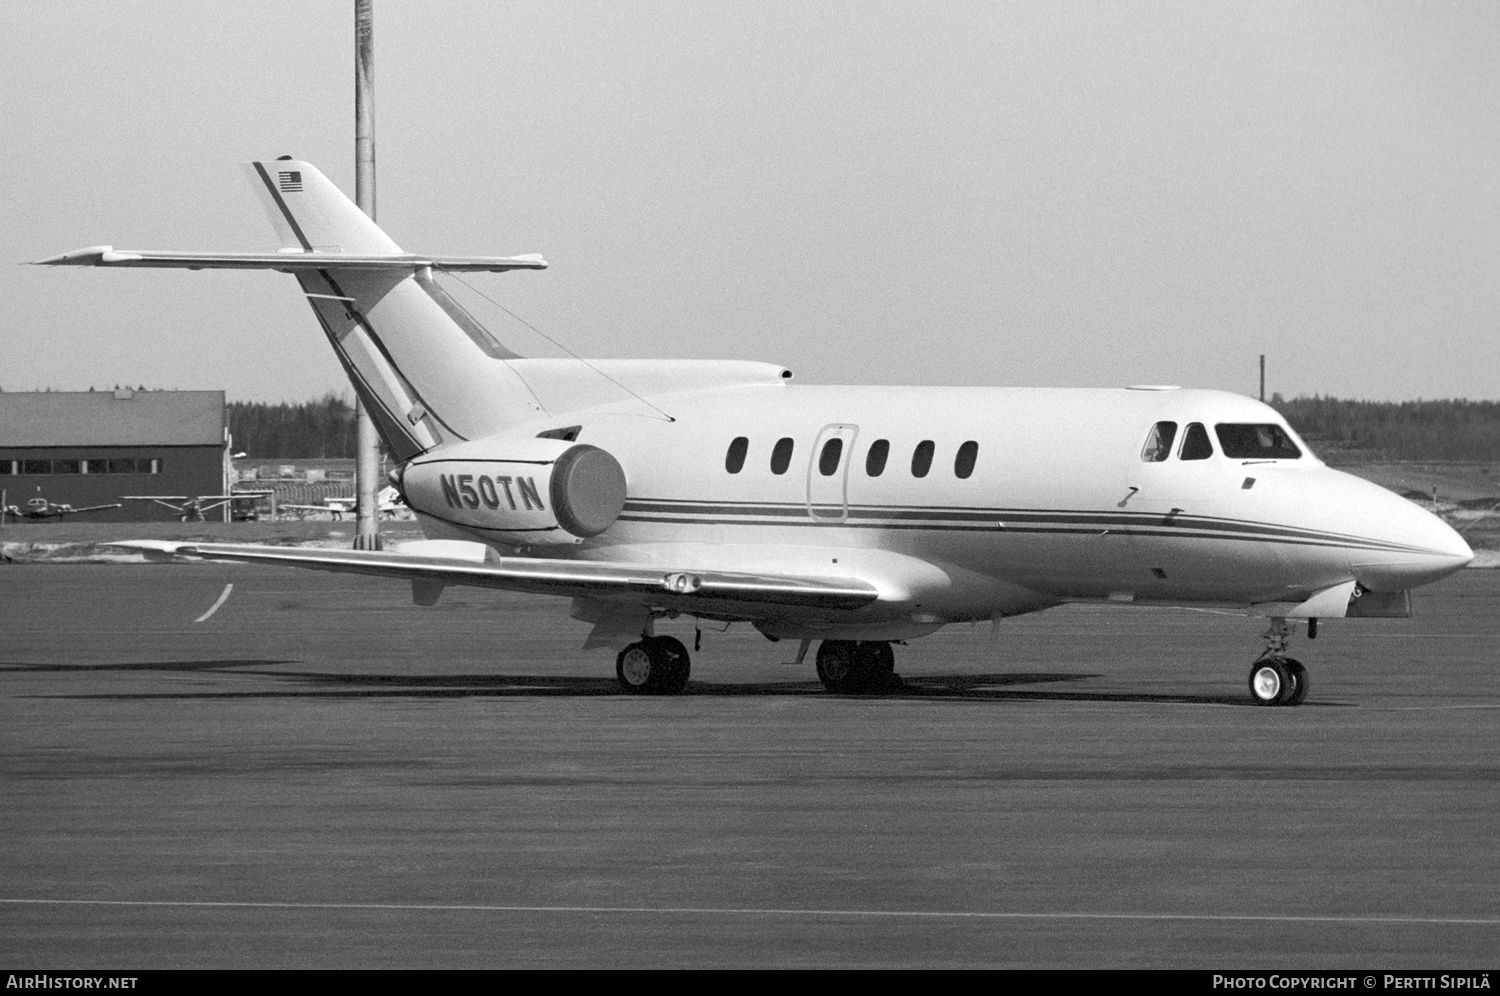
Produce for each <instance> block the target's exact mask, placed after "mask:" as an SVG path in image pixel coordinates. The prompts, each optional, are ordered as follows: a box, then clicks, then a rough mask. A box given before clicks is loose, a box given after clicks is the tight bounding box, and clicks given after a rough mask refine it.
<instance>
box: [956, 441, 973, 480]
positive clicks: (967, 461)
mask: <svg viewBox="0 0 1500 996" xmlns="http://www.w3.org/2000/svg"><path fill="white" fill-rule="evenodd" d="M978 459H979V444H978V443H976V442H974V440H972V439H971V440H969V441H968V442H967V443H964V444H963V445H962V446H960V447H959V448H958V456H956V457H954V458H953V474H954V476H955V477H957V478H958V479H959V480H967V479H968V477H969V475H970V474H972V473H974V461H975V460H978Z"/></svg>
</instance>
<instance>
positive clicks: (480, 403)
mask: <svg viewBox="0 0 1500 996" xmlns="http://www.w3.org/2000/svg"><path fill="white" fill-rule="evenodd" d="M248 169H249V172H250V176H251V180H252V182H253V183H254V185H255V187H256V189H257V191H258V193H259V194H260V196H261V198H262V200H263V202H264V204H265V206H266V208H267V211H268V213H269V215H270V219H271V222H272V224H273V225H274V226H275V228H276V230H277V232H278V233H279V234H280V236H281V244H282V247H281V249H280V250H279V251H277V252H274V253H262V254H247V253H188V252H146V251H123V250H116V249H113V248H111V247H108V246H97V247H94V248H90V249H82V250H78V251H76V252H70V253H66V254H64V255H61V256H55V257H52V258H50V259H45V260H41V261H40V262H41V263H43V264H46V265H52V266H105V267H179V268H186V269H215V268H229V269H247V268H248V269H270V270H281V271H283V272H287V273H291V274H293V275H294V276H295V277H296V278H297V282H298V283H299V284H300V285H301V288H302V292H303V294H304V295H305V296H306V298H307V302H308V304H310V305H311V306H312V310H313V313H314V314H315V315H316V316H317V318H318V321H319V323H320V324H321V325H322V327H323V331H324V332H325V333H326V335H327V337H328V341H329V344H330V345H331V346H332V347H333V349H334V352H335V353H337V354H338V358H339V360H340V362H341V363H342V364H343V366H344V369H345V371H346V372H347V373H348V375H349V378H350V380H351V381H352V382H353V385H354V388H355V390H356V391H357V392H358V393H359V397H360V400H362V401H363V402H364V404H365V407H366V408H367V410H368V411H370V412H371V414H372V415H373V417H374V419H375V422H376V424H377V426H378V427H379V429H380V433H381V436H382V437H383V439H384V441H385V444H386V446H387V447H388V448H389V451H390V452H391V453H392V454H393V455H394V456H395V458H396V459H397V460H398V461H399V462H400V466H399V468H398V469H397V470H396V471H395V472H394V473H393V475H392V477H393V483H395V484H396V486H397V487H398V488H399V489H400V490H401V493H402V495H403V496H404V498H405V500H406V502H407V504H408V505H409V506H410V507H411V508H412V509H413V510H414V511H415V512H416V514H417V517H418V519H419V520H420V521H421V523H422V527H423V531H424V533H425V535H426V536H427V537H428V539H427V540H426V541H424V543H423V544H422V545H423V546H424V547H425V548H423V549H418V550H416V551H412V550H411V549H409V548H408V549H405V550H403V551H402V552H400V553H393V552H380V551H357V550H347V551H330V550H310V549H286V548H280V547H276V548H268V547H255V546H241V545H232V544H218V543H196V542H184V543H172V542H153V541H137V542H135V543H134V544H132V545H134V546H135V547H137V548H140V549H142V550H145V551H147V553H148V554H149V555H151V556H158V557H160V556H167V557H170V556H182V557H189V558H193V557H197V558H208V559H213V560H233V561H247V562H255V563H270V564H284V565H288V566H296V567H307V568H314V569H319V570H328V571H345V572H352V573H358V574H374V575H379V576H384V577H391V578H401V579H406V580H408V581H410V583H411V586H412V596H413V598H414V600H415V601H416V602H417V603H419V604H422V605H431V604H433V603H435V602H436V601H437V600H438V597H439V595H440V594H441V592H442V590H443V589H444V588H445V587H447V586H449V585H473V586H479V587H490V588H505V589H511V590H517V591H528V592H539V593H544V594H554V595H563V596H568V597H571V598H572V599H573V615H574V617H575V618H578V619H581V620H584V621H587V622H590V623H592V624H593V630H592V632H591V634H590V636H589V637H588V640H587V642H586V644H585V646H586V647H596V646H609V647H611V648H613V649H615V650H617V651H618V656H617V658H616V666H615V671H616V675H617V677H618V679H619V682H620V685H621V686H622V687H623V688H624V689H625V690H626V691H629V692H636V693H648V694H652V693H654V694H668V693H674V692H677V691H680V690H681V689H682V688H683V686H684V685H685V684H686V682H687V679H688V652H687V649H686V648H685V647H684V646H683V645H682V643H681V642H680V641H678V640H676V639H674V638H672V637H670V636H665V635H662V636H658V635H656V634H655V632H654V622H655V621H656V620H658V619H662V618H671V617H675V616H678V615H687V616H691V617H696V618H698V619H707V620H716V621H720V622H738V621H744V622H749V623H750V624H752V625H753V626H755V627H756V628H757V629H758V630H760V632H762V633H763V634H765V635H766V636H767V637H770V638H771V639H773V640H800V641H801V645H800V651H799V653H798V657H797V659H798V661H801V660H803V659H804V657H805V655H806V653H807V650H808V647H809V645H810V643H811V641H814V640H817V641H821V642H820V643H819V646H818V650H817V654H816V665H817V673H818V676H819V678H820V679H821V680H822V682H823V684H824V685H825V686H826V687H827V688H828V689H829V690H830V691H833V692H839V693H859V692H871V691H880V690H885V689H891V688H899V687H900V682H899V679H897V678H896V677H895V673H894V654H893V651H892V644H893V643H896V642H900V641H903V640H908V639H911V638H914V637H919V636H923V635H925V634H928V633H931V632H933V631H934V630H937V629H939V628H940V627H942V626H945V625H947V624H948V623H953V622H961V621H974V620H986V619H988V620H999V619H1001V618H1003V617H1005V616H1012V615H1018V614H1021V613H1025V612H1035V611H1037V610H1039V609H1045V608H1048V607H1051V606H1056V605H1059V604H1062V603H1067V602H1094V603H1119V604H1131V605H1156V606H1161V605H1167V606H1216V607H1232V608H1235V609H1238V610H1243V611H1246V612H1248V613H1250V614H1252V615H1258V616H1264V617H1266V618H1267V619H1268V620H1269V624H1268V628H1267V630H1266V633H1265V637H1264V638H1265V643H1266V648H1265V651H1264V652H1263V653H1262V654H1261V656H1260V657H1259V658H1258V659H1257V660H1256V661H1255V663H1254V664H1253V666H1252V667H1251V670H1250V677H1249V688H1250V694H1251V697H1252V698H1253V700H1254V701H1256V702H1258V703H1261V704H1264V705H1295V704H1297V703H1299V702H1301V701H1303V699H1304V698H1305V697H1306V695H1307V690H1308V679H1307V673H1306V669H1305V668H1304V667H1303V665H1302V664H1300V663H1298V662H1297V661H1296V660H1294V659H1293V658H1292V657H1290V656H1289V655H1288V653H1287V649H1288V641H1289V639H1290V638H1291V637H1292V636H1293V634H1294V632H1295V627H1296V626H1297V624H1299V623H1301V624H1305V625H1306V628H1307V634H1308V636H1310V637H1311V636H1316V633H1317V624H1318V620H1320V619H1328V618H1342V617H1350V616H1364V617H1370V616H1385V617H1392V616H1395V617H1401V616H1406V615H1408V614H1409V613H1410V597H1409V591H1410V589H1412V588H1414V587H1416V586H1418V585H1423V584H1427V583H1429V582H1432V581H1436V580H1437V579H1439V578H1441V577H1443V576H1445V575H1447V574H1451V573H1452V572H1454V571H1456V570H1458V569H1459V568H1461V567H1463V566H1464V565H1465V564H1467V563H1469V561H1470V560H1471V559H1472V557H1473V554H1472V552H1471V551H1470V549H1469V547H1468V545H1467V544H1465V543H1464V541H1463V539H1462V538H1461V537H1460V536H1458V534H1457V533H1455V532H1454V531H1453V530H1452V529H1450V528H1449V527H1448V526H1447V525H1446V524H1444V523H1443V522H1442V521H1441V520H1439V519H1438V518H1436V517H1435V516H1433V515H1431V514H1429V513H1428V512H1426V511H1424V510H1423V509H1421V508H1419V507H1417V506H1416V505H1414V504H1412V503H1411V502H1409V501H1407V500H1406V499H1404V498H1402V497H1400V496H1398V495H1395V494H1393V493H1391V492H1389V491H1386V490H1385V489H1383V488H1380V487H1378V486H1376V485H1374V484H1370V483H1368V482H1366V481H1363V480H1360V479H1358V478H1355V477H1351V476H1349V475H1348V474H1343V473H1340V472H1338V471H1335V470H1331V469H1329V468H1328V467H1326V466H1325V465H1324V464H1323V463H1322V462H1320V461H1319V460H1318V459H1317V458H1316V457H1314V456H1313V454H1312V453H1311V452H1310V451H1309V450H1308V448H1307V446H1306V444H1305V443H1303V442H1302V441H1301V440H1300V439H1298V438H1297V435H1296V433H1295V432H1293V431H1292V430H1291V429H1290V428H1289V427H1288V426H1287V424H1286V422H1285V421H1284V420H1283V419H1282V418H1281V416H1280V415H1279V414H1277V412H1275V411H1274V410H1273V409H1271V408H1268V407H1267V406H1265V405H1263V404H1260V403H1258V402H1256V401H1253V400H1251V399H1249V398H1246V397H1241V396H1239V395H1235V394H1228V393H1223V392H1218V391H1195V390H1194V391H1189V390H1179V389H1177V388H1172V387H1138V388H1124V389H1119V390H1082V389H1080V390H1071V389H1068V390H1064V389H1045V388H942V387H836V386H797V385H794V384H792V383H791V378H792V373H791V371H790V370H786V369H784V368H782V367H779V366H776V365H773V364H767V363H753V362H739V361H733V362H731V361H713V360H590V361H581V360H559V359H536V358H529V359H528V358H522V357H520V356H517V355H516V354H515V353H512V352H510V351H509V350H507V349H506V348H505V347H504V346H502V345H501V344H500V343H499V342H498V341H496V340H495V339H494V338H493V337H492V336H491V335H490V334H489V333H488V332H487V331H486V330H485V329H484V328H483V327H481V326H480V325H479V324H478V323H477V322H476V321H474V319H473V318H472V317H470V316H469V315H468V314H467V313H466V312H465V311H464V309H463V308H461V307H460V306H459V305H458V304H457V303H456V302H455V301H454V300H453V299H452V298H450V297H449V296H448V295H447V294H446V293H445V292H444V291H443V290H442V289H441V288H440V287H439V286H438V284H437V283H436V282H434V280H433V273H434V271H437V272H441V271H443V270H452V271H507V270H519V269H531V270H539V269H543V268H545V266H546V265H547V264H546V263H545V262H544V261H543V260H542V259H541V257H539V256H517V257H509V258H495V257H480V258H471V257H464V258H455V257H442V256H426V255H414V254H410V253H406V252H404V251H403V250H402V249H401V248H400V247H399V246H397V245H396V244H395V243H394V242H393V241H391V239H390V238H388V237H387V236H386V234H385V233H384V232H383V231H382V230H381V229H380V228H378V227H377V226H376V225H375V223H374V222H373V221H371V220H370V219H369V218H367V217H366V216H365V215H364V214H363V213H361V212H360V211H359V209H358V208H357V207H356V206H355V205H354V204H353V203H352V202H350V201H349V199H348V198H347V197H345V196H344V195H343V193H342V192H340V191H339V190H338V188H337V187H335V186H334V185H333V184H332V183H331V182H330V181H329V180H328V179H327V178H325V177H324V176H323V174H322V173H320V172H318V171H317V170H316V169H314V168H313V167H312V166H310V165H308V164H307V163H304V162H296V161H292V160H290V159H283V160H278V161H275V162H256V163H251V164H249V167H248ZM455 541H458V542H455ZM1143 663H1146V664H1148V665H1149V662H1143Z"/></svg>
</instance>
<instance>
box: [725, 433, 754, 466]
mask: <svg viewBox="0 0 1500 996" xmlns="http://www.w3.org/2000/svg"><path fill="white" fill-rule="evenodd" d="M748 452H750V440H749V439H747V438H745V437H744V436H735V437H734V442H732V443H730V444H729V452H728V453H726V454H724V469H725V470H727V471H729V472H730V473H731V474H738V473H739V472H740V471H742V470H744V469H745V454H746V453H748Z"/></svg>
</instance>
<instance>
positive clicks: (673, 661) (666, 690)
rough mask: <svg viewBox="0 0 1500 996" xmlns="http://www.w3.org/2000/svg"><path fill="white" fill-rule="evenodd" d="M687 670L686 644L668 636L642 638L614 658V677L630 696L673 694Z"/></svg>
mask: <svg viewBox="0 0 1500 996" xmlns="http://www.w3.org/2000/svg"><path fill="white" fill-rule="evenodd" d="M690 669H691V661H690V660H689V659H688V651H687V647H684V646H683V645H682V641H681V640H679V639H677V638H675V637H671V636H648V637H644V638H642V639H640V640H638V641H637V642H635V643H632V644H631V645H630V646H628V647H626V648H625V649H624V650H622V651H620V656H618V657H616V658H615V678H616V679H617V680H618V681H619V682H620V687H621V688H623V689H625V691H627V692H630V693H631V694H632V695H676V694H677V693H678V692H680V691H682V690H683V688H685V687H686V686H687V683H688V671H689V670H690Z"/></svg>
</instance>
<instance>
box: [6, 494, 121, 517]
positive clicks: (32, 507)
mask: <svg viewBox="0 0 1500 996" xmlns="http://www.w3.org/2000/svg"><path fill="white" fill-rule="evenodd" d="M119 507H120V503H119V502H115V503H114V504H113V505H88V506H86V507H84V508H74V507H73V506H72V505H69V504H68V503H67V502H61V503H59V502H51V501H48V500H47V499H46V498H43V497H42V496H41V495H37V496H36V497H35V498H30V499H28V500H27V502H26V505H25V507H24V508H23V507H22V506H19V505H6V506H5V507H4V509H0V511H3V512H4V513H5V514H6V515H8V516H10V517H11V518H13V519H31V520H33V521H37V522H40V521H42V520H45V519H57V520H58V521H59V522H61V521H62V519H63V517H64V516H68V515H78V514H79V513H81V512H97V511H99V510H100V509H105V508H119Z"/></svg>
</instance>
